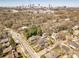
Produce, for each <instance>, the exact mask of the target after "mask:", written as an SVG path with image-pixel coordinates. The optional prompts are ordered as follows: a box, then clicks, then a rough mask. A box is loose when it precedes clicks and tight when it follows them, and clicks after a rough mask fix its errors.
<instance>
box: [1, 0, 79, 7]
mask: <svg viewBox="0 0 79 59" xmlns="http://www.w3.org/2000/svg"><path fill="white" fill-rule="evenodd" d="M78 2H79V0H0V6H11V7H12V6H22V5H23V6H26V5H29V4H34V5H38V4H40V5H42V6H48V5H49V4H51V5H52V6H69V7H79V3H78Z"/></svg>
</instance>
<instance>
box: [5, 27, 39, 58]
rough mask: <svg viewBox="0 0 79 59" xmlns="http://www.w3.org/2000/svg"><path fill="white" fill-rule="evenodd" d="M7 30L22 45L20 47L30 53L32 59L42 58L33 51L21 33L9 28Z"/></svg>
mask: <svg viewBox="0 0 79 59" xmlns="http://www.w3.org/2000/svg"><path fill="white" fill-rule="evenodd" d="M6 30H8V32H9V33H10V34H11V35H12V37H13V38H14V39H16V40H17V42H19V43H20V45H21V46H22V47H23V48H24V50H25V51H27V52H28V53H29V55H30V56H31V57H32V58H40V56H39V55H38V54H37V53H36V52H35V51H34V50H33V48H32V47H31V46H30V45H29V43H28V42H27V41H26V40H25V39H24V38H23V37H22V36H21V35H20V34H19V33H17V32H15V31H13V30H11V29H8V28H6Z"/></svg>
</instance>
